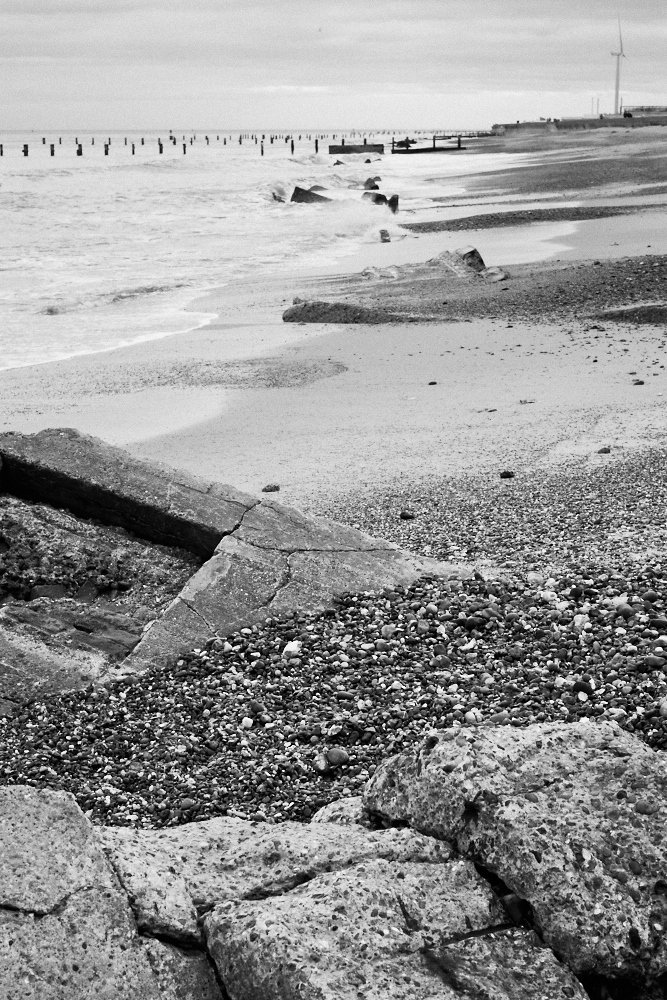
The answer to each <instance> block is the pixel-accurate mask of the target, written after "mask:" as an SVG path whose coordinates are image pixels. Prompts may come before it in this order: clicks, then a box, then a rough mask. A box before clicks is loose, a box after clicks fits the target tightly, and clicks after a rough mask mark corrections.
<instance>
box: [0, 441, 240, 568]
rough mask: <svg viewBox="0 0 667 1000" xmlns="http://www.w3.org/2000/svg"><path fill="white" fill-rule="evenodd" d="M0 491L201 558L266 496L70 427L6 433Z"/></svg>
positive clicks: (0, 454) (1, 450)
mask: <svg viewBox="0 0 667 1000" xmlns="http://www.w3.org/2000/svg"><path fill="white" fill-rule="evenodd" d="M0 490H2V491H3V492H6V493H10V494H12V495H13V496H17V497H21V498H22V499H24V500H37V501H42V502H44V501H46V502H48V503H50V504H51V505H52V506H53V507H64V508H66V509H67V510H70V511H72V512H73V513H75V514H77V515H79V516H81V517H91V518H95V519H96V520H98V521H101V522H102V523H103V524H116V525H120V526H121V527H123V528H126V529H127V530H128V531H131V532H132V533H133V534H134V535H138V536H140V537H141V538H147V539H150V540H151V541H155V542H160V543H161V544H163V545H176V546H180V547H182V548H186V549H189V550H190V551H192V552H194V553H195V554H196V555H199V556H200V557H202V558H207V557H208V556H210V555H212V553H213V550H214V549H215V547H216V545H217V544H218V542H219V541H220V539H221V538H222V537H223V535H225V534H228V533H229V532H231V531H233V530H234V528H235V527H236V525H237V524H238V523H239V521H240V520H242V518H243V515H244V514H245V513H246V511H248V510H250V508H251V507H254V506H255V504H256V503H258V502H259V501H258V500H257V498H256V497H252V496H249V495H247V494H245V493H241V492H239V491H238V490H235V489H234V488H233V487H232V486H224V485H222V484H220V483H209V482H205V481H203V480H200V479H197V478H196V477H195V476H190V475H188V474H187V473H185V472H177V471H175V470H174V469H166V468H165V467H163V466H160V465H158V464H156V463H149V462H142V461H140V460H138V459H135V458H133V457H132V456H131V455H129V454H128V453H127V452H126V451H123V450H122V449H121V448H114V447H112V446H111V445H108V444H105V443H104V442H103V441H101V440H100V439H99V438H95V437H90V436H89V435H87V434H80V433H79V432H78V431H75V430H72V429H71V428H56V429H49V430H44V431H40V432H39V433H38V434H13V433H10V434H1V435H0Z"/></svg>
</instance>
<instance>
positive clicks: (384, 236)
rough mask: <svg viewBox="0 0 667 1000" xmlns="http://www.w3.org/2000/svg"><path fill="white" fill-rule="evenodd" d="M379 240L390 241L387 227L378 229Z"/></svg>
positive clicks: (382, 241)
mask: <svg viewBox="0 0 667 1000" xmlns="http://www.w3.org/2000/svg"><path fill="white" fill-rule="evenodd" d="M380 242H381V243H391V236H390V235H389V231H388V230H387V229H381V230H380Z"/></svg>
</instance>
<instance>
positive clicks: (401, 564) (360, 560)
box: [271, 548, 464, 615]
mask: <svg viewBox="0 0 667 1000" xmlns="http://www.w3.org/2000/svg"><path fill="white" fill-rule="evenodd" d="M289 566H290V576H289V580H288V581H287V582H286V583H285V586H284V587H282V588H281V589H280V590H279V592H278V593H277V594H276V596H275V597H274V599H273V603H272V604H271V613H272V614H275V615H285V614H289V613H290V612H291V611H296V610H299V611H304V612H311V611H321V610H322V609H323V608H326V607H331V606H332V604H333V603H334V602H335V600H336V598H337V597H339V596H341V595H342V594H346V593H356V592H361V591H369V590H384V589H386V588H393V587H397V586H408V585H409V584H411V583H414V581H415V580H417V579H418V578H419V577H420V576H444V577H452V576H456V577H460V576H461V575H463V573H464V571H462V570H461V567H458V566H455V565H453V564H450V563H438V562H436V561H435V560H433V559H427V558H425V557H420V556H414V555H412V554H411V553H409V552H405V551H403V550H401V549H397V548H387V549H375V550H372V551H368V550H366V551H360V552H351V551H343V552H293V553H291V554H290V556H289Z"/></svg>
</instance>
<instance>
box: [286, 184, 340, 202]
mask: <svg viewBox="0 0 667 1000" xmlns="http://www.w3.org/2000/svg"><path fill="white" fill-rule="evenodd" d="M290 201H294V202H297V203H299V204H301V205H312V204H316V203H318V202H323V201H331V198H325V197H324V195H322V194H320V193H319V191H313V190H312V189H309V188H302V187H298V186H297V187H295V188H294V190H293V191H292V197H291V198H290Z"/></svg>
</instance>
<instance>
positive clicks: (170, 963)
mask: <svg viewBox="0 0 667 1000" xmlns="http://www.w3.org/2000/svg"><path fill="white" fill-rule="evenodd" d="M142 943H143V948H144V951H145V953H146V955H147V957H148V961H149V962H150V964H151V968H152V970H153V974H154V976H155V979H156V980H157V984H158V989H159V990H160V991H161V993H160V996H161V997H162V998H163V1000H223V993H222V990H221V988H220V985H219V983H218V978H217V975H216V972H215V967H214V965H213V963H212V962H211V960H210V959H209V957H208V955H207V954H206V953H205V952H203V951H194V950H185V949H183V948H178V947H177V946H176V945H174V944H169V943H168V942H166V941H158V940H156V939H155V938H144V940H143V942H142Z"/></svg>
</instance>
